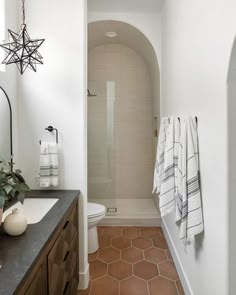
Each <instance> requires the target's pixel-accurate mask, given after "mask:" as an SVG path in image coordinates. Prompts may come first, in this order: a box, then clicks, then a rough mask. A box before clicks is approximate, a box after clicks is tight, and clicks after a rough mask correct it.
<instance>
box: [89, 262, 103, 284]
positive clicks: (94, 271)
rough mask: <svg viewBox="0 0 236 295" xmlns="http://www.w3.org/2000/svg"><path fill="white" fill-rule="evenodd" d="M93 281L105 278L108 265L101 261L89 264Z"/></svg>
mask: <svg viewBox="0 0 236 295" xmlns="http://www.w3.org/2000/svg"><path fill="white" fill-rule="evenodd" d="M89 270H90V275H91V279H96V278H99V277H102V276H104V275H105V274H106V273H107V264H105V263H103V262H102V261H99V260H94V261H92V262H90V264H89Z"/></svg>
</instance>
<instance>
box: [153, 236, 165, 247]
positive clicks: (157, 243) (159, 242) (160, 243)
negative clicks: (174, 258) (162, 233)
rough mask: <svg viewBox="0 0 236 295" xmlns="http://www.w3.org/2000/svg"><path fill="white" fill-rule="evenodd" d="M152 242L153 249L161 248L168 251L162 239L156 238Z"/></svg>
mask: <svg viewBox="0 0 236 295" xmlns="http://www.w3.org/2000/svg"><path fill="white" fill-rule="evenodd" d="M152 240H153V244H154V246H155V247H157V248H161V249H163V250H167V249H168V245H167V243H166V240H165V238H164V237H156V238H153V239H152Z"/></svg>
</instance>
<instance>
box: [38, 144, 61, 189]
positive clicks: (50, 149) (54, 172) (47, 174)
mask: <svg viewBox="0 0 236 295" xmlns="http://www.w3.org/2000/svg"><path fill="white" fill-rule="evenodd" d="M56 186H58V146H57V144H56V143H50V142H42V143H41V146H40V187H56Z"/></svg>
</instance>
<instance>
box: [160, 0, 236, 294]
mask: <svg viewBox="0 0 236 295" xmlns="http://www.w3.org/2000/svg"><path fill="white" fill-rule="evenodd" d="M235 11H236V2H235V1H231V0H228V1H225V0H220V1H211V0H199V1H195V0H179V1H175V0H166V2H165V8H164V12H163V32H162V37H163V39H162V69H163V70H162V73H161V89H162V97H161V103H162V112H163V113H162V115H163V116H171V115H178V116H181V115H193V116H197V117H198V129H199V149H200V167H201V180H202V199H203V209H204V221H205V232H204V235H201V236H199V237H198V238H197V240H196V242H195V244H194V245H192V246H190V247H187V249H185V247H184V246H183V244H182V243H181V242H180V241H179V239H178V228H177V227H176V225H175V222H174V216H173V214H172V215H169V216H167V217H166V218H165V219H164V225H165V226H166V229H167V231H168V232H169V238H170V239H171V240H172V242H173V245H174V248H175V251H176V253H175V254H176V255H177V257H178V259H179V263H180V265H181V266H182V267H183V270H184V272H185V275H186V277H185V278H186V279H187V282H188V284H189V286H188V287H189V289H190V292H191V293H192V294H195V295H200V294H201V295H210V294H214V295H228V294H230V295H231V294H232V295H233V294H235V292H233V293H229V290H228V277H229V269H228V197H227V83H226V81H227V71H228V64H229V57H230V51H231V48H232V43H233V40H234V37H235V31H236V18H235ZM185 290H186V294H189V291H188V290H187V286H186V285H185Z"/></svg>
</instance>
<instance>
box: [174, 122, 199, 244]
mask: <svg viewBox="0 0 236 295" xmlns="http://www.w3.org/2000/svg"><path fill="white" fill-rule="evenodd" d="M177 182H178V184H177V200H176V205H177V210H176V221H179V222H180V231H179V236H180V239H183V240H184V241H185V242H186V243H190V242H191V240H192V238H193V237H194V236H196V235H197V234H199V233H201V232H202V231H203V228H204V227H203V213H202V202H201V191H200V173H199V153H198V137H197V124H196V120H195V118H191V117H189V118H186V119H182V120H181V137H180V145H179V158H178V175H177Z"/></svg>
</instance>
